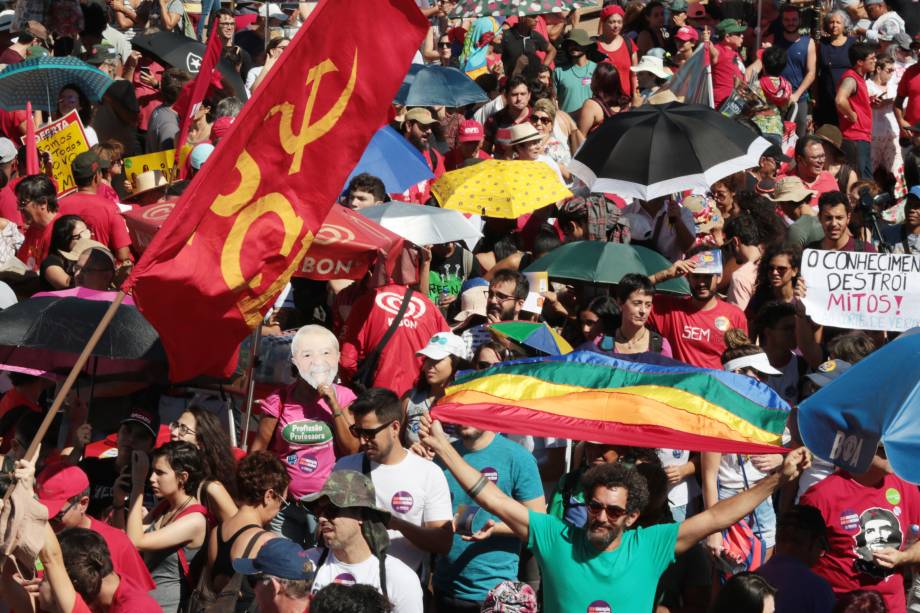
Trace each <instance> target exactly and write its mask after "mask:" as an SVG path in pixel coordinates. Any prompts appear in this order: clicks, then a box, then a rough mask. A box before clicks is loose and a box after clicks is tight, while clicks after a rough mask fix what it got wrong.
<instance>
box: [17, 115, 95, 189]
mask: <svg viewBox="0 0 920 613" xmlns="http://www.w3.org/2000/svg"><path fill="white" fill-rule="evenodd" d="M23 140H24V139H23ZM35 140H36V141H37V142H36V146H37V147H38V149H39V151H44V152H46V153H48V154H49V155H50V156H51V168H52V170H51V173H52V175H53V176H54V181H55V182H56V183H57V186H58V195H59V196H60V195H62V194H66V193H68V192H72V191H73V190H75V189H77V185H76V183H75V182H74V180H73V174H71V172H70V163H71V162H73V159H74V158H75V157H77V156H78V155H79V154H81V153H83V152H84V151H89V143H88V142H87V140H86V133H85V132H84V131H83V122H81V121H80V116H79V115H78V114H77V112H76V111H70V112H69V113H67V114H66V115H64V116H63V117H61V118H60V119H58V120H57V121H52V122H51V123H49V124H48V125H47V126H45V127H44V128H40V129H38V130H36V131H35Z"/></svg>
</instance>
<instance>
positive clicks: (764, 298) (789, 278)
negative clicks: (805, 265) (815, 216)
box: [746, 244, 802, 318]
mask: <svg viewBox="0 0 920 613" xmlns="http://www.w3.org/2000/svg"><path fill="white" fill-rule="evenodd" d="M801 263H802V252H801V250H799V249H797V248H795V247H789V246H786V245H782V244H777V245H773V246H772V247H769V248H768V249H767V252H766V253H765V254H764V255H763V257H762V258H761V259H760V264H759V265H758V266H757V282H756V284H755V286H754V294H753V295H752V296H751V301H750V302H749V303H748V306H747V309H746V313H747V315H748V317H749V318H753V317H754V316H756V315H757V312H758V311H759V310H760V309H761V308H762V307H763V305H765V304H767V303H768V302H771V301H773V300H779V301H782V302H790V303H791V302H792V301H793V300H794V299H795V296H794V295H793V293H794V292H795V282H796V279H797V278H798V276H799V266H800V265H801Z"/></svg>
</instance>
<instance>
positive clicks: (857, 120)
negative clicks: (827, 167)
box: [835, 43, 876, 179]
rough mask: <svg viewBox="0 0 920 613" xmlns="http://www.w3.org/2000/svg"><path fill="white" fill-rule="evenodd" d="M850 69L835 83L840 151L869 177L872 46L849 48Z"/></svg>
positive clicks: (870, 164)
mask: <svg viewBox="0 0 920 613" xmlns="http://www.w3.org/2000/svg"><path fill="white" fill-rule="evenodd" d="M848 53H849V56H850V69H849V70H847V71H846V72H845V73H843V77H842V78H841V79H840V84H839V85H838V86H837V96H836V98H835V103H836V105H837V114H838V115H839V117H840V132H841V134H843V147H842V148H843V152H844V153H845V154H846V156H847V160H848V161H849V162H850V165H851V166H853V168H854V170H856V172H857V174H858V175H859V178H860V179H872V156H871V153H872V151H871V141H872V101H871V100H870V98H869V88H868V86H867V85H866V76H867V75H871V74H872V73H873V72H874V71H875V62H876V56H875V48H874V47H873V46H871V45H869V44H867V43H856V44H855V45H853V46H852V47H850V50H849V52H848Z"/></svg>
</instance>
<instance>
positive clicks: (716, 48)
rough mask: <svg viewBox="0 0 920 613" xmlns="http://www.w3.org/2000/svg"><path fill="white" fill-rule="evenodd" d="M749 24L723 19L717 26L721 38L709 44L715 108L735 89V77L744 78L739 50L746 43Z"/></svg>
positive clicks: (706, 42) (705, 42)
mask: <svg viewBox="0 0 920 613" xmlns="http://www.w3.org/2000/svg"><path fill="white" fill-rule="evenodd" d="M746 31H747V26H746V25H745V24H744V23H743V22H741V21H739V20H737V19H723V20H722V21H720V22H719V24H718V25H717V26H716V32H718V34H719V37H720V40H719V42H718V43H716V44H712V42H708V41H704V44H709V52H710V53H711V54H712V58H711V60H710V63H711V64H712V95H713V103H714V105H715V108H719V107H720V106H721V105H722V103H723V102H724V101H725V99H726V98H728V97H729V95H731V93H732V92H733V91H734V89H735V79H742V80H743V79H744V72H743V71H742V68H741V56H740V55H738V50H739V49H741V46H742V45H743V44H744V33H745V32H746Z"/></svg>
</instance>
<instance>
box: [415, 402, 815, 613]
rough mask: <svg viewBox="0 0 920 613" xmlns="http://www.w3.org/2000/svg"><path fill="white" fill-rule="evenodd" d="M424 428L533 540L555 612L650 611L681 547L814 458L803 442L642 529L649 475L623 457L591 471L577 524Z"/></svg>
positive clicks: (460, 473) (428, 441)
mask: <svg viewBox="0 0 920 613" xmlns="http://www.w3.org/2000/svg"><path fill="white" fill-rule="evenodd" d="M419 436H420V438H421V440H422V442H423V443H424V444H425V445H427V446H428V447H430V448H431V449H433V450H434V452H435V453H436V454H437V455H438V456H439V457H440V458H441V461H442V462H443V463H444V465H445V466H446V467H447V469H448V470H449V471H450V472H451V473H452V474H453V475H454V478H456V480H457V483H458V484H459V485H460V486H461V487H463V488H464V489H465V490H466V491H467V493H468V494H469V496H470V498H473V499H474V500H475V501H476V503H477V504H478V505H479V506H480V507H481V508H483V509H485V510H487V511H488V512H490V513H492V514H493V515H496V516H497V517H498V518H500V519H501V520H502V521H503V522H504V524H505V525H506V526H508V527H509V528H510V529H511V530H512V532H514V534H515V535H516V536H517V537H518V538H519V539H521V540H523V541H526V542H527V546H528V547H529V548H530V549H531V550H532V551H533V553H534V556H535V557H536V559H537V561H538V562H539V564H540V575H541V577H542V578H543V607H544V610H546V611H553V612H554V613H565V612H572V613H585V611H587V612H588V613H614V612H615V613H648V612H649V611H651V610H652V607H653V605H654V600H655V588H656V586H657V585H658V579H659V578H660V577H661V574H662V573H663V572H664V571H665V569H666V568H667V567H668V565H669V564H670V563H671V562H672V561H674V556H675V555H679V554H681V553H683V552H685V551H687V550H688V549H690V547H692V546H693V545H694V544H695V543H698V542H699V541H700V540H702V539H703V538H705V537H706V536H708V535H710V534H712V533H714V532H718V531H720V530H724V529H725V528H728V527H729V526H731V525H732V524H734V523H735V522H736V521H738V520H739V519H741V518H742V517H744V516H745V515H748V514H749V513H751V512H752V511H753V510H754V508H755V507H756V506H757V505H758V504H760V503H761V502H762V501H764V500H766V499H767V498H769V497H770V495H771V494H772V493H773V492H774V491H775V490H776V489H777V488H778V487H780V486H782V485H784V484H786V483H789V482H791V481H793V480H794V479H796V478H798V476H799V475H800V474H801V472H802V471H803V470H804V469H806V468H807V467H808V466H809V465H810V464H811V457H810V455H809V453H808V450H806V449H805V448H804V447H800V448H798V449H796V450H794V451H791V452H790V453H789V454H788V455H787V456H786V458H785V460H784V461H783V464H782V465H781V466H780V467H779V468H778V469H777V470H776V471H774V472H773V473H772V474H770V475H768V476H767V477H765V478H764V479H762V480H760V481H758V482H757V484H755V485H754V486H753V487H751V488H750V489H747V490H744V491H743V492H741V493H740V494H737V495H736V496H733V497H731V498H728V499H726V500H723V501H721V502H720V503H718V504H716V505H714V506H713V507H711V508H710V509H708V510H706V511H704V512H702V513H699V514H697V515H694V516H693V517H691V518H690V519H688V520H686V521H684V522H682V523H679V524H673V523H672V524H659V525H655V526H650V527H648V528H635V529H630V528H633V526H634V525H635V523H636V521H637V520H638V519H639V514H640V513H641V512H642V510H643V508H644V506H645V505H646V503H647V502H648V486H647V485H646V482H645V478H644V477H642V476H641V475H640V474H639V473H638V472H637V471H635V470H633V469H631V468H628V467H626V466H623V465H621V464H602V465H599V466H596V467H593V468H591V469H590V470H588V471H586V472H585V474H584V477H583V479H582V485H583V490H584V492H585V498H586V501H587V507H588V522H587V524H586V525H585V527H584V528H575V527H572V526H570V525H568V524H566V523H565V522H563V521H562V520H560V519H558V518H555V517H552V516H550V515H546V514H544V513H538V512H536V511H533V510H531V509H528V508H527V507H526V506H524V505H523V504H521V503H520V502H518V501H516V500H514V499H513V498H511V497H509V496H508V495H506V494H504V493H503V492H502V491H501V490H499V489H498V488H497V487H495V486H494V485H493V484H492V483H491V482H490V481H489V480H488V479H487V478H486V477H484V476H483V475H482V474H480V472H479V471H478V470H476V469H475V468H473V467H472V466H470V465H469V464H467V463H466V462H465V461H464V460H463V458H462V457H461V456H460V454H459V453H457V451H456V449H454V447H453V446H452V445H451V444H450V441H449V440H448V439H447V436H445V434H444V431H443V430H442V429H441V424H440V423H439V422H437V421H431V419H429V418H428V416H427V415H426V416H423V417H422V423H421V428H420V430H419Z"/></svg>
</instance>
